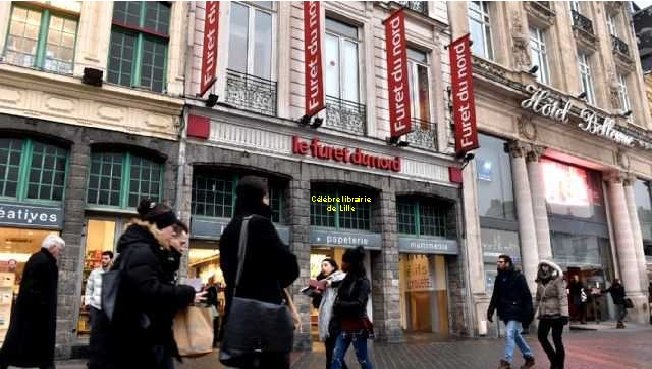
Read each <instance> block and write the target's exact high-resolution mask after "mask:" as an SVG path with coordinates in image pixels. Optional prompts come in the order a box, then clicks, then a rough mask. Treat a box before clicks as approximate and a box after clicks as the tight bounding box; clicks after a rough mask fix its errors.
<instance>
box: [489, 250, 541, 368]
mask: <svg viewBox="0 0 652 369" xmlns="http://www.w3.org/2000/svg"><path fill="white" fill-rule="evenodd" d="M497 268H498V275H497V276H496V280H495V282H494V290H493V293H492V295H491V302H490V303H489V309H488V310H487V320H488V321H490V322H493V315H494V311H495V310H497V311H498V318H500V320H502V321H503V322H504V323H505V348H504V352H503V358H502V359H501V360H500V366H499V369H510V368H511V365H512V364H511V363H512V358H513V353H514V343H516V345H518V348H519V349H520V350H521V353H522V354H523V358H524V359H525V364H523V365H522V366H521V369H528V368H532V367H533V366H534V353H533V352H532V349H531V348H530V346H529V345H528V344H527V342H526V341H525V338H523V336H522V332H523V327H524V326H525V327H528V326H529V325H530V323H532V320H533V319H534V310H533V307H532V293H531V292H530V288H529V287H528V285H527V281H526V280H525V277H524V276H523V274H521V272H520V271H518V270H516V269H514V264H513V263H512V259H511V258H510V257H509V256H508V255H500V256H498V261H497Z"/></svg>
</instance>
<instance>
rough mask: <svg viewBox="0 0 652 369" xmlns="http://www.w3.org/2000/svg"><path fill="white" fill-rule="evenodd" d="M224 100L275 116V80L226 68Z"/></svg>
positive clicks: (242, 107)
mask: <svg viewBox="0 0 652 369" xmlns="http://www.w3.org/2000/svg"><path fill="white" fill-rule="evenodd" d="M226 102H227V103H229V104H230V105H233V106H235V107H236V108H239V109H243V110H248V111H253V112H256V113H260V114H265V115H270V116H276V82H274V81H269V80H266V79H264V78H260V77H257V76H254V75H251V74H247V73H241V72H236V71H234V70H231V69H227V70H226Z"/></svg>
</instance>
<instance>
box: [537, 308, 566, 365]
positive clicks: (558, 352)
mask: <svg viewBox="0 0 652 369" xmlns="http://www.w3.org/2000/svg"><path fill="white" fill-rule="evenodd" d="M551 329H552V342H553V343H554V344H555V348H554V349H553V348H552V345H551V344H550V341H548V333H550V330H551ZM563 330H564V324H563V322H562V320H561V319H541V320H539V334H538V336H539V342H540V343H541V346H542V347H543V351H545V352H546V356H548V360H549V361H550V367H551V368H555V369H564V357H565V354H566V353H565V351H564V343H563V342H562V340H561V334H562V332H563Z"/></svg>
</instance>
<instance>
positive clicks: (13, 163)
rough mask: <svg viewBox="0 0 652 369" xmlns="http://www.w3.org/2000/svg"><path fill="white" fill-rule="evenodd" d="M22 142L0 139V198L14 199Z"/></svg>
mask: <svg viewBox="0 0 652 369" xmlns="http://www.w3.org/2000/svg"><path fill="white" fill-rule="evenodd" d="M22 146H23V141H22V140H19V139H13V138H0V196H1V197H16V188H17V185H18V169H19V168H20V153H21V150H22Z"/></svg>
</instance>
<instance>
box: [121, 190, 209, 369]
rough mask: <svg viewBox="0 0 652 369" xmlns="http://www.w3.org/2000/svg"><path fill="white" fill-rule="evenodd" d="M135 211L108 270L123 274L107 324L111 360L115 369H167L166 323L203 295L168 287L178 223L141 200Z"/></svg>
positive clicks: (172, 348) (174, 354)
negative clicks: (113, 310) (117, 254)
mask: <svg viewBox="0 0 652 369" xmlns="http://www.w3.org/2000/svg"><path fill="white" fill-rule="evenodd" d="M138 213H139V215H140V218H139V219H134V220H132V221H131V223H130V224H129V226H128V227H127V229H126V230H125V233H124V234H123V235H122V236H121V237H120V239H119V240H118V246H117V251H118V253H119V256H118V258H117V259H116V262H115V263H114V265H113V268H112V269H118V270H122V273H123V274H122V279H121V282H120V287H119V292H118V298H117V300H116V307H115V312H114V316H113V320H112V322H111V336H112V337H111V338H112V344H111V349H112V356H113V358H114V359H115V368H116V369H142V368H148V369H172V368H174V363H173V360H172V359H173V358H179V353H178V350H177V346H176V342H175V341H174V335H173V333H172V319H173V318H174V315H175V314H176V313H177V312H178V311H179V310H181V309H183V308H185V307H186V306H188V305H191V304H192V303H193V302H200V301H203V300H204V295H205V293H196V292H195V289H194V288H193V287H191V286H177V285H174V284H173V280H174V274H173V272H174V270H175V265H176V266H177V267H178V264H177V261H176V256H174V254H173V251H171V244H172V243H173V242H174V241H173V240H174V238H175V236H176V232H175V226H176V225H177V224H178V222H179V221H178V220H177V218H176V215H175V214H174V211H173V210H172V209H171V208H170V207H169V206H167V205H165V204H163V203H158V202H155V201H152V200H149V199H146V200H143V201H141V203H140V206H139V207H138ZM120 268H122V269H120Z"/></svg>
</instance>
